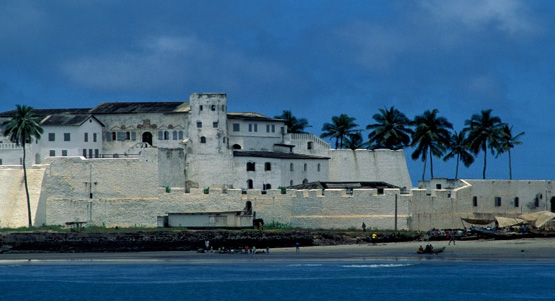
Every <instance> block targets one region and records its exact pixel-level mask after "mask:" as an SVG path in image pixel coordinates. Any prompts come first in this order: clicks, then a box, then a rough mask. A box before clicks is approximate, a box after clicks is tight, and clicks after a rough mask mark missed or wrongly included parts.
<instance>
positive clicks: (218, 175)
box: [186, 93, 233, 188]
mask: <svg viewBox="0 0 555 301" xmlns="http://www.w3.org/2000/svg"><path fill="white" fill-rule="evenodd" d="M189 105H190V108H191V110H190V112H189V115H188V118H187V128H188V138H189V141H188V142H187V146H186V147H187V158H186V180H187V187H188V188H206V187H211V186H222V187H229V186H231V183H233V178H232V174H233V172H232V170H233V154H232V152H231V150H230V149H229V137H228V134H227V96H226V94H224V93H194V94H191V96H190V98H189Z"/></svg>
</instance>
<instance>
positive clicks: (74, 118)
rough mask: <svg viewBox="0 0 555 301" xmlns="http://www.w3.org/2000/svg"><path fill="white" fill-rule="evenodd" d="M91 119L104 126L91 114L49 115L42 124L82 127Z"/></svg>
mask: <svg viewBox="0 0 555 301" xmlns="http://www.w3.org/2000/svg"><path fill="white" fill-rule="evenodd" d="M89 118H92V119H94V120H96V121H97V122H98V123H100V125H102V126H104V124H103V123H102V122H100V121H99V120H98V119H96V118H95V117H94V116H92V115H90V114H75V115H70V114H57V115H48V116H46V117H45V118H44V119H43V120H42V122H41V126H80V125H82V124H83V123H84V122H85V121H87V120H88V119H89Z"/></svg>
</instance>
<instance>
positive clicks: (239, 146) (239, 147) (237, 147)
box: [231, 144, 241, 149]
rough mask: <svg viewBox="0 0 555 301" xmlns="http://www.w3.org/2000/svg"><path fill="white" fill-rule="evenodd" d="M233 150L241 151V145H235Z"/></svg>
mask: <svg viewBox="0 0 555 301" xmlns="http://www.w3.org/2000/svg"><path fill="white" fill-rule="evenodd" d="M231 148H233V149H241V145H239V144H233V146H232V147H231Z"/></svg>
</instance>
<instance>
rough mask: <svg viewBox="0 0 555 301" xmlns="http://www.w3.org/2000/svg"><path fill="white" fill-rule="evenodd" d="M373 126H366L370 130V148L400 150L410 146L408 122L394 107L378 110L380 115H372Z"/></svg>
mask: <svg viewBox="0 0 555 301" xmlns="http://www.w3.org/2000/svg"><path fill="white" fill-rule="evenodd" d="M372 119H374V120H375V121H376V123H374V124H369V125H368V126H366V129H367V130H372V132H371V133H370V134H369V135H368V138H369V139H370V140H369V141H368V142H369V143H370V144H371V145H372V148H387V149H393V150H396V149H401V148H403V147H405V146H408V145H409V144H410V135H411V134H412V133H413V131H412V130H411V129H410V128H409V127H408V126H409V125H410V120H409V119H408V118H407V116H405V114H403V113H401V112H400V111H399V110H397V109H395V107H391V108H389V110H388V109H387V108H384V109H380V113H377V114H374V116H372Z"/></svg>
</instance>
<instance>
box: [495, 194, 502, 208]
mask: <svg viewBox="0 0 555 301" xmlns="http://www.w3.org/2000/svg"><path fill="white" fill-rule="evenodd" d="M500 206H501V197H498V196H496V197H495V207H500Z"/></svg>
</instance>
